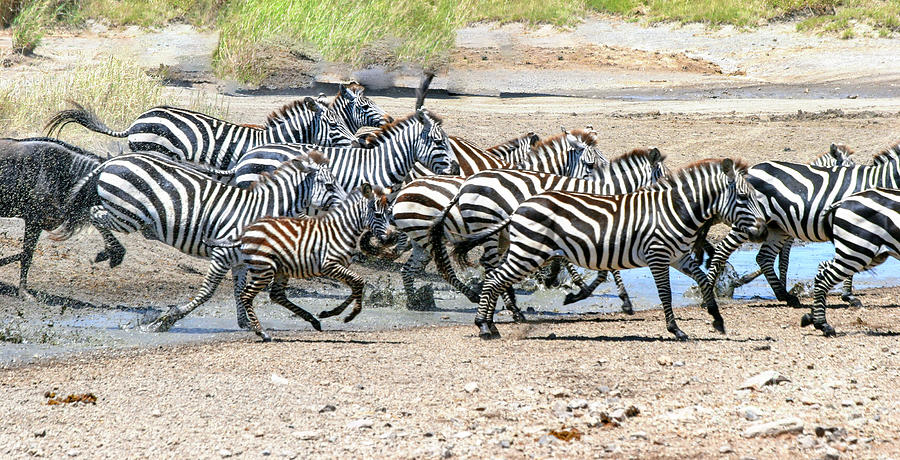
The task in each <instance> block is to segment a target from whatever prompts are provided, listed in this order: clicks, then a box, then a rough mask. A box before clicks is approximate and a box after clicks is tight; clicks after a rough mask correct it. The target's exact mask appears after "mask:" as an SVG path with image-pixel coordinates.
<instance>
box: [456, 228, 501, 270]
mask: <svg viewBox="0 0 900 460" xmlns="http://www.w3.org/2000/svg"><path fill="white" fill-rule="evenodd" d="M510 222H512V216H509V217H507V218H506V219H503V222H500V223H498V224H494V225H493V226H491V227H488V228H487V229H485V230H482V231H480V232H478V233H472V234H470V235H459V234H456V235H457V236H458V237H459V238H460V239H461V241H459V242H458V243H456V244H455V245H454V246H453V256H454V257H456V260H457V261H459V263H460V264H461V265H470V264H469V263H468V259H467V257H466V255H467V254H468V253H469V251H471V250H472V249H474V248H475V247H476V246H481V244H482V243H484V241H485V240H486V239H488V238H490V237H491V236H493V235H495V234H497V233H498V232H500V230H503V229H504V228H506V227H507V226H508V225H509V223H510Z"/></svg>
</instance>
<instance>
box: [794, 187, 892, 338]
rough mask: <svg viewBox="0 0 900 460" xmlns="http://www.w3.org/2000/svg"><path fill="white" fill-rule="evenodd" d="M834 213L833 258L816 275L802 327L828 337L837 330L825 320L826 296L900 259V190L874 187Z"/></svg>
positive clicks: (838, 205) (838, 206) (845, 201)
mask: <svg viewBox="0 0 900 460" xmlns="http://www.w3.org/2000/svg"><path fill="white" fill-rule="evenodd" d="M828 212H829V213H831V214H832V218H831V221H832V227H831V229H832V230H831V231H832V238H831V239H832V241H833V242H834V259H832V260H828V261H825V262H822V263H821V264H820V265H819V271H818V273H817V274H816V281H815V288H814V291H813V300H814V302H813V306H812V309H811V312H810V313H809V314H805V315H803V318H802V319H801V321H800V325H801V326H809V325H810V324H812V325H813V326H815V328H816V329H818V330H820V331H822V332H823V333H824V334H825V336H826V337H828V336H833V335H834V328H833V327H831V325H830V324H828V322H826V320H825V295H826V294H828V291H829V290H831V288H832V286H834V285H835V284H837V283H838V282H839V281H841V280H844V279H849V278H850V277H852V276H853V275H854V274H856V273H859V272H861V271H864V270H869V269H871V268H874V267H876V266H878V265H880V264H882V263H883V262H884V261H885V260H887V258H888V257H898V258H900V227H898V223H900V190H894V189H884V188H874V189H869V190H866V191H863V192H859V193H854V194H852V195H850V196H849V197H847V198H845V199H843V200H842V201H840V202H838V203H836V204H835V205H834V206H833V207H832V208H831V209H830V210H829V211H828Z"/></svg>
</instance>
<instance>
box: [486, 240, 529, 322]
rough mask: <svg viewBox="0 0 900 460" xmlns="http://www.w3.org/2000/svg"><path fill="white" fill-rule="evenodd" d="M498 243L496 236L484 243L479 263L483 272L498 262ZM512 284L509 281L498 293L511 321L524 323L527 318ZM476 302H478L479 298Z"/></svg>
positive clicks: (492, 267) (495, 265) (491, 268)
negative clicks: (518, 302) (519, 304)
mask: <svg viewBox="0 0 900 460" xmlns="http://www.w3.org/2000/svg"><path fill="white" fill-rule="evenodd" d="M499 243H500V242H499V240H498V239H497V238H491V239H489V240H488V241H486V242H485V244H484V254H483V255H482V256H481V265H482V266H483V267H484V270H485V273H487V271H488V270H493V269H494V268H496V267H497V266H498V265H499V264H500V257H501V256H500V244H499ZM522 279H524V278H522ZM512 284H513V283H510V284H509V285H508V286H506V288H504V289H503V290H502V291H500V295H501V296H503V308H505V309H507V310H509V312H510V313H512V316H513V321H515V322H517V323H524V322H526V321H528V320H527V319H526V318H525V315H524V314H523V313H522V310H520V309H519V306H518V305H517V304H516V290H515V288H513V287H512ZM478 303H480V299H479V302H478ZM491 324H493V323H491Z"/></svg>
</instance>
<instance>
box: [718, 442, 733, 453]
mask: <svg viewBox="0 0 900 460" xmlns="http://www.w3.org/2000/svg"><path fill="white" fill-rule="evenodd" d="M732 452H734V449H732V448H731V446H729V445H728V444H725V445H724V446H722V447H720V448H719V453H720V454H730V453H732Z"/></svg>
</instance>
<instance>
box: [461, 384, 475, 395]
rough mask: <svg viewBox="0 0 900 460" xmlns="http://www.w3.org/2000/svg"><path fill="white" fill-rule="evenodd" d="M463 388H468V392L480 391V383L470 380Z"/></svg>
mask: <svg viewBox="0 0 900 460" xmlns="http://www.w3.org/2000/svg"><path fill="white" fill-rule="evenodd" d="M463 389H464V390H466V393H475V392H476V391H478V383H476V382H469V383H467V384H466V386H465V387H463Z"/></svg>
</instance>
